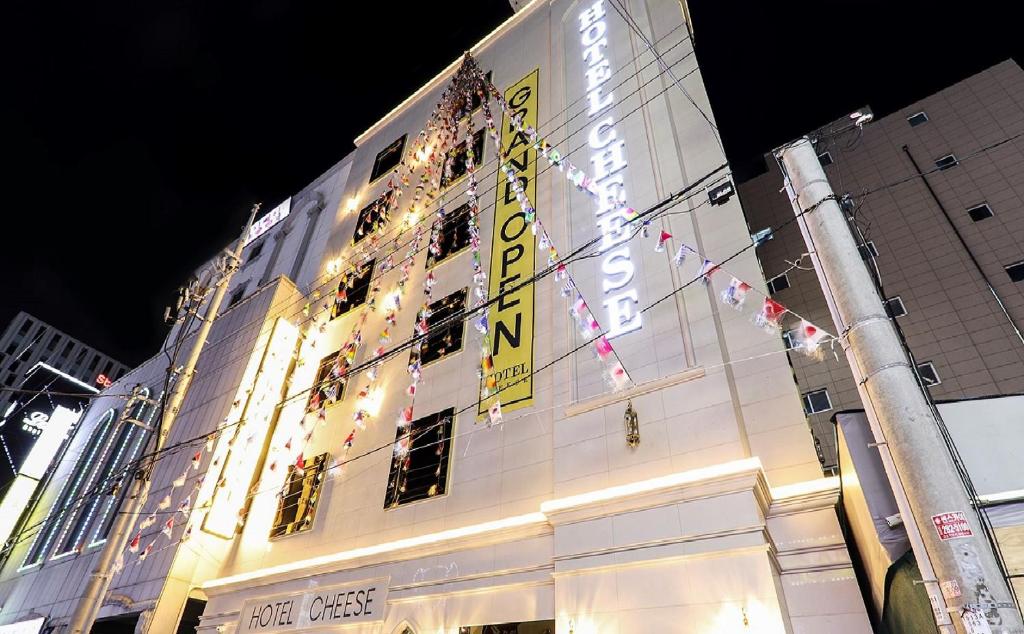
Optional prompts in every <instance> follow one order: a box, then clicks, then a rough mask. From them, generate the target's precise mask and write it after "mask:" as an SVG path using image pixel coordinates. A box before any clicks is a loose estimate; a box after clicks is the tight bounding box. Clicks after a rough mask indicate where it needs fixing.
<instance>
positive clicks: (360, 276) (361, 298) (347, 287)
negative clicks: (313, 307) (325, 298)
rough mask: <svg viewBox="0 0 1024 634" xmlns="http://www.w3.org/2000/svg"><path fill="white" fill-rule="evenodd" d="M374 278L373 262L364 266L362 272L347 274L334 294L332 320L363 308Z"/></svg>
mask: <svg viewBox="0 0 1024 634" xmlns="http://www.w3.org/2000/svg"><path fill="white" fill-rule="evenodd" d="M372 277H373V260H371V261H370V262H368V263H366V264H364V265H363V268H362V270H357V271H349V272H347V273H345V274H344V275H343V276H342V278H341V281H340V282H338V290H337V291H336V292H335V293H334V305H333V306H331V319H335V318H337V317H341V316H342V315H344V314H345V313H347V312H348V311H350V310H352V309H353V308H356V307H357V306H362V305H363V304H364V303H365V302H366V296H367V295H368V294H369V292H370V284H371V283H372V279H371V278H372Z"/></svg>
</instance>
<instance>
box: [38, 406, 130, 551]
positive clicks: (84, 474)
mask: <svg viewBox="0 0 1024 634" xmlns="http://www.w3.org/2000/svg"><path fill="white" fill-rule="evenodd" d="M104 416H105V417H107V424H106V426H105V427H104V430H103V436H102V442H97V443H96V444H95V445H93V446H92V450H91V451H90V452H89V456H88V457H87V458H86V461H85V467H84V468H82V469H79V470H78V477H77V478H76V479H75V486H74V488H72V489H71V492H70V495H69V498H73V497H74V496H75V495H77V493H78V491H79V490H80V488H79V485H80V484H82V480H83V478H84V479H85V483H86V484H88V483H89V481H91V480H92V472H93V470H92V464H93V462H94V461H95V459H96V452H97V451H101V455H102V454H105V453H106V452H107V446H108V445H109V444H110V441H111V437H112V436H113V432H114V431H115V426H114V421H115V420H116V418H117V416H116V414H115V411H114V409H113V408H111V409H109V410H107V412H106V413H105V414H104ZM101 447H102V450H101V449H100V448H101ZM75 467H76V468H77V467H78V463H76V464H75ZM82 488H83V489H84V488H86V487H82ZM72 509H73V510H72V511H71V512H70V513H68V514H66V516H65V517H64V523H63V528H62V529H61V531H60V535H59V536H58V537H57V544H58V545H60V544H61V543H62V542H63V541H64V537H65V536H67V534H68V530H70V529H71V522H72V520H73V519H74V518H75V517H76V516H78V515H79V514H80V512H81V510H82V506H80V505H73V506H72ZM49 547H50V542H47V543H46V544H45V545H44V550H47V549H49ZM73 551H74V549H73V548H72V549H69V550H67V551H64V552H63V553H59V554H67V553H70V552H73Z"/></svg>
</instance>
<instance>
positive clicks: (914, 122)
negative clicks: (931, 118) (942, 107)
mask: <svg viewBox="0 0 1024 634" xmlns="http://www.w3.org/2000/svg"><path fill="white" fill-rule="evenodd" d="M927 122H928V115H927V114H926V113H925V112H924V111H921V112H916V113H914V114H912V115H910V116H909V117H907V123H909V124H910V127H912V128H916V127H917V126H919V125H921V124H922V123H927Z"/></svg>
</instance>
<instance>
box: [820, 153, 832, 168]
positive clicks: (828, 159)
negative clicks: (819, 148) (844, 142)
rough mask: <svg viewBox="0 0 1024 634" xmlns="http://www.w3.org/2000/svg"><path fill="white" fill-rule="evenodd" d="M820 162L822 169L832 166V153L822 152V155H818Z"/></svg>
mask: <svg viewBox="0 0 1024 634" xmlns="http://www.w3.org/2000/svg"><path fill="white" fill-rule="evenodd" d="M818 161H819V162H820V163H821V166H822V167H825V166H826V165H831V164H832V153H831V152H822V153H821V154H819V155H818Z"/></svg>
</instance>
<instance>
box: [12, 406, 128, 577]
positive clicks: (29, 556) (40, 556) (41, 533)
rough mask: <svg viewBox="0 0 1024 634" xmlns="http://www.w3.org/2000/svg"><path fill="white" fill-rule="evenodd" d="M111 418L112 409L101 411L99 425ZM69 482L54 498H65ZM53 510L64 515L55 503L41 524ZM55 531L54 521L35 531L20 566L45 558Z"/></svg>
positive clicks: (109, 420) (46, 520) (55, 524)
mask: <svg viewBox="0 0 1024 634" xmlns="http://www.w3.org/2000/svg"><path fill="white" fill-rule="evenodd" d="M104 419H106V423H104V422H103V420H104ZM113 420H114V410H113V409H108V410H107V411H106V412H104V413H103V416H102V417H101V418H100V423H99V425H110V423H111V422H112V421H113ZM99 425H97V426H99ZM101 433H106V432H105V431H104V432H101ZM75 466H76V467H77V466H78V465H77V463H75ZM70 483H71V478H68V479H66V480H64V484H62V485H61V487H60V492H58V493H57V498H56V499H57V500H58V501H60V500H65V499H66V498H65V497H64V493H65V489H67V486H68V484H70ZM76 485H77V482H76ZM73 486H75V485H73ZM70 496H71V494H70V493H69V496H68V497H70ZM55 510H58V511H59V512H60V516H61V517H63V515H64V509H63V505H62V504H59V503H55V504H54V505H53V506H51V507H50V509H49V510H48V511H47V512H46V517H45V518H44V519H43V524H44V525H45V524H46V523H47V522H48V521H49V520H50V516H51V515H53V512H54V511H55ZM56 532H57V522H56V521H55V522H54V523H53V524H52V525H51V526H50V528H49V529H48V530H46V531H43V530H40V531H39V532H38V533H36V538H35V539H33V540H32V546H31V547H29V549H28V553H27V554H26V555H25V561H23V562H22V564H21V567H22V568H24V567H27V566H31V565H34V564H36V563H39V561H40V560H42V559H45V558H46V551H47V550H49V549H50V544H51V543H52V541H53V536H54V535H55V534H56ZM44 535H45V538H44ZM40 539H43V545H42V548H41V549H40V550H39V552H38V553H36V556H35V557H32V554H33V553H35V552H36V543H37V542H38V541H39V540H40ZM29 559H35V560H36V561H32V562H29Z"/></svg>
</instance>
